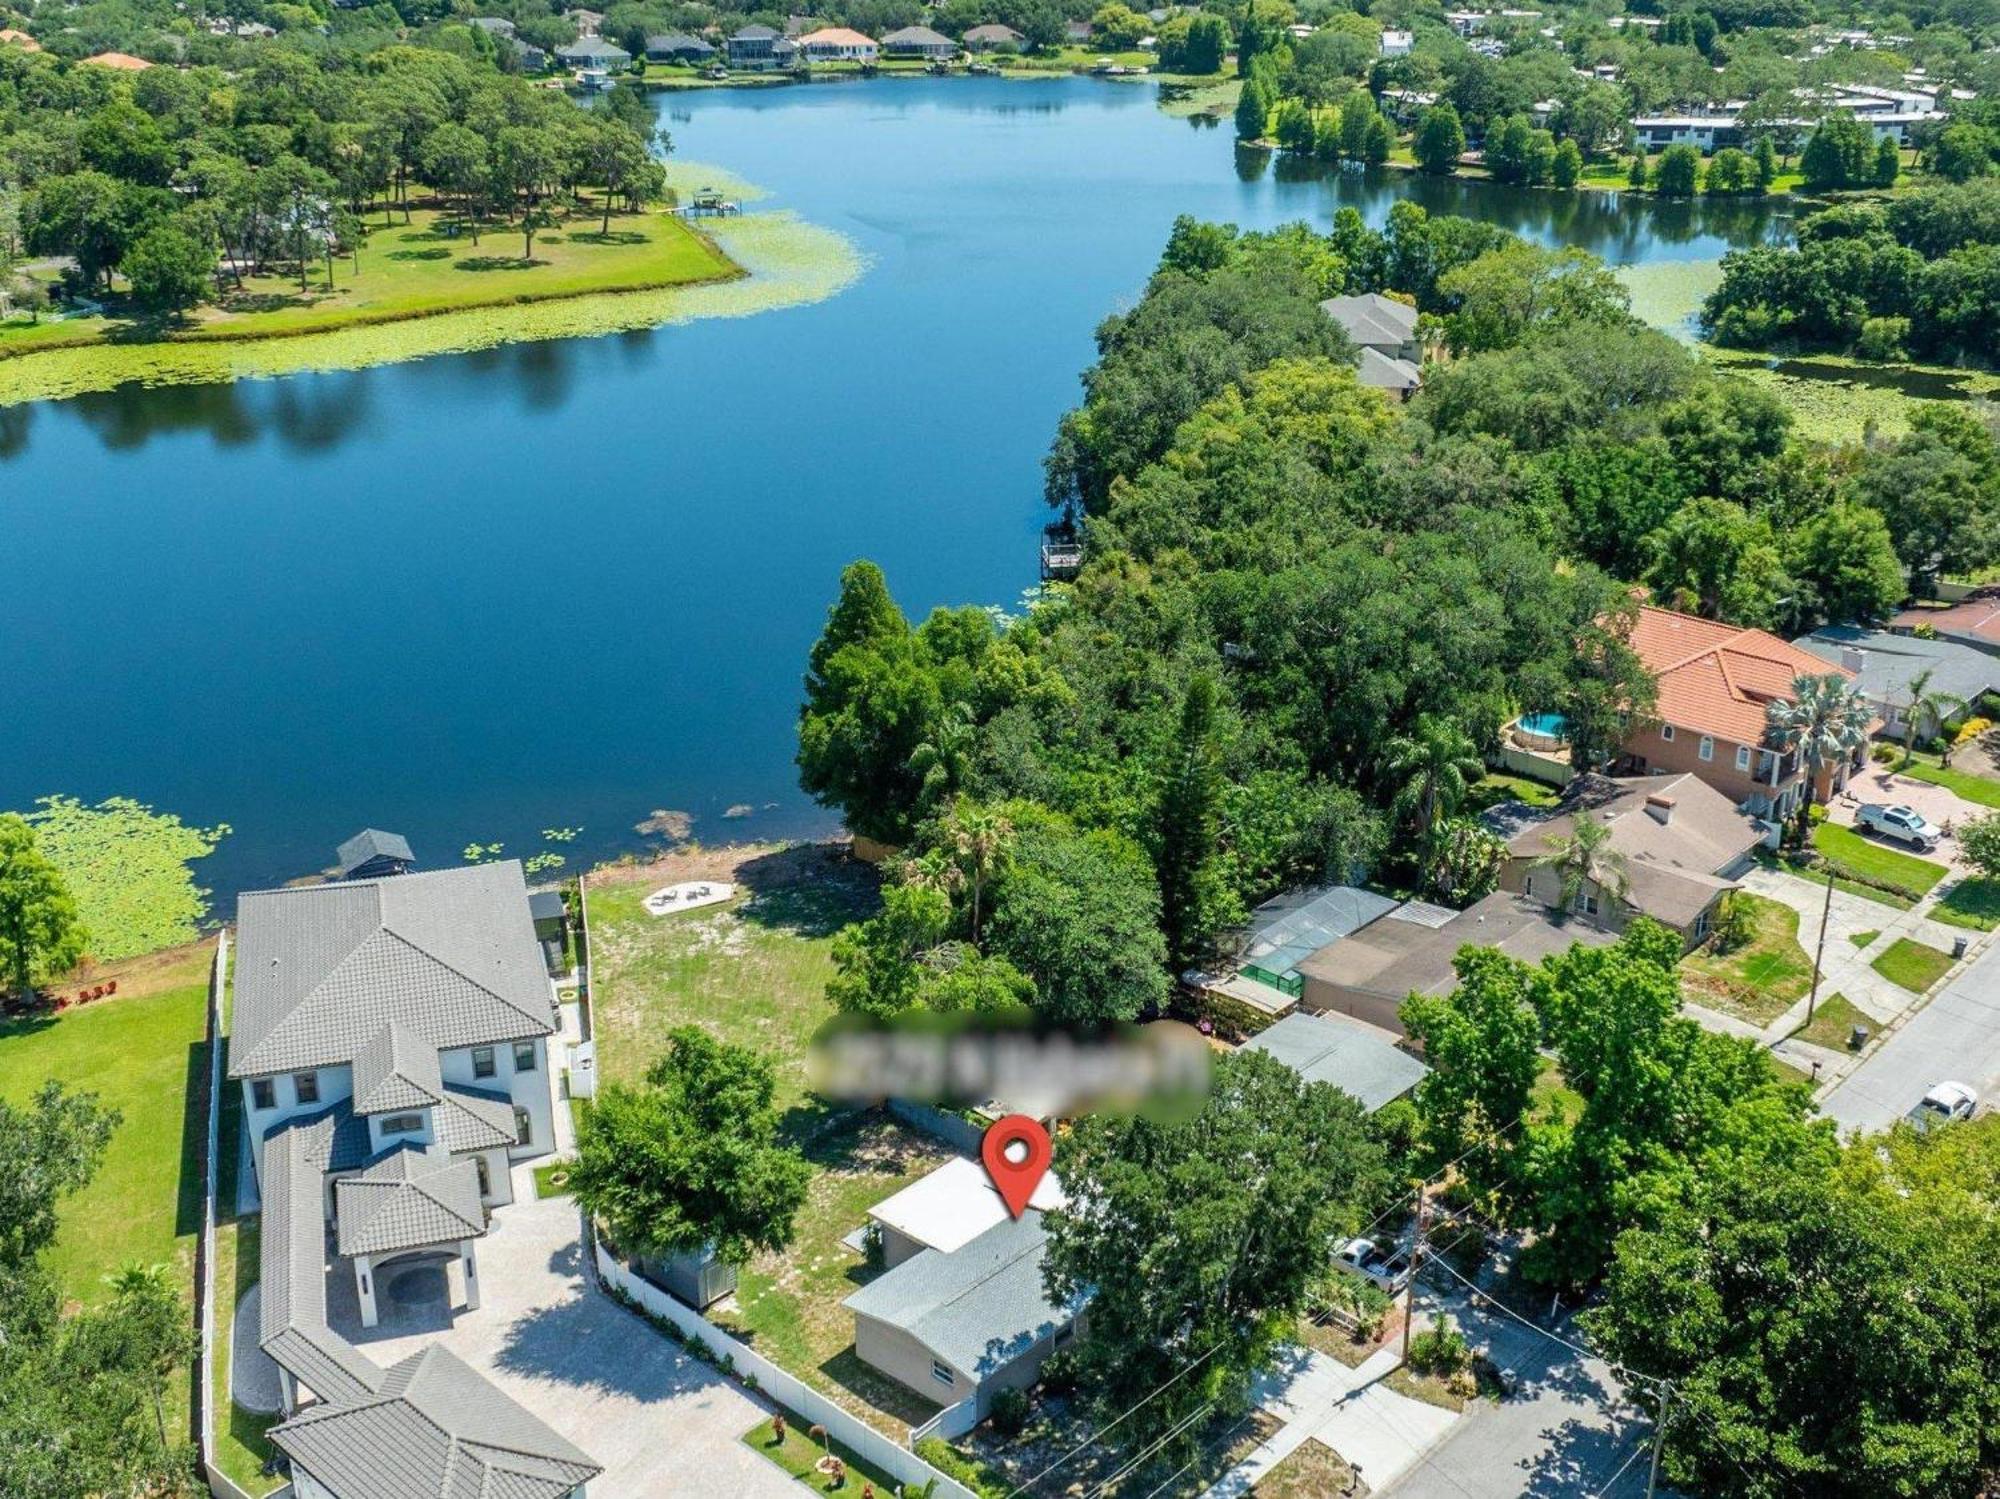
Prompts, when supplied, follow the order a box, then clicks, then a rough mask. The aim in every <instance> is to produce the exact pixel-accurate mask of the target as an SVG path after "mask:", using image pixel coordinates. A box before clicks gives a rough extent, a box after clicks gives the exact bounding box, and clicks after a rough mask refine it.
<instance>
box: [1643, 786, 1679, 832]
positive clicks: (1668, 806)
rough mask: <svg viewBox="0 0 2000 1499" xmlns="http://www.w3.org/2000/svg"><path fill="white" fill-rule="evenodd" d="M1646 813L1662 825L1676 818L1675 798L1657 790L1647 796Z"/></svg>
mask: <svg viewBox="0 0 2000 1499" xmlns="http://www.w3.org/2000/svg"><path fill="white" fill-rule="evenodd" d="M1646 815H1647V816H1649V817H1651V818H1652V819H1653V821H1655V822H1657V823H1658V824H1659V825H1660V826H1661V827H1665V826H1667V824H1669V823H1670V822H1672V821H1673V820H1674V799H1673V798H1672V797H1671V796H1667V795H1666V794H1664V793H1663V792H1658V791H1655V792H1654V793H1653V794H1652V795H1651V796H1648V797H1647V798H1646Z"/></svg>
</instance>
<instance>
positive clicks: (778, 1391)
mask: <svg viewBox="0 0 2000 1499" xmlns="http://www.w3.org/2000/svg"><path fill="white" fill-rule="evenodd" d="M593 1248H594V1249H595V1251H596V1254H597V1273H598V1275H599V1276H601V1277H602V1278H603V1280H604V1282H605V1284H606V1285H609V1286H614V1287H616V1288H617V1289H618V1290H619V1291H621V1292H623V1293H624V1294H625V1295H627V1296H629V1297H631V1298H632V1300H633V1301H634V1302H636V1303H637V1304H638V1305H640V1306H642V1307H644V1308H645V1309H646V1311H648V1312H649V1313H651V1314H652V1315H653V1316H656V1317H663V1318H665V1319H666V1320H667V1321H669V1322H671V1323H673V1325H674V1326H675V1327H677V1328H679V1329H680V1330H681V1332H682V1334H683V1335H684V1336H686V1337H688V1338H691V1339H693V1340H694V1341H696V1342H698V1343H700V1344H701V1345H702V1346H703V1347H704V1348H706V1349H707V1350H708V1352H709V1355H710V1356H711V1357H713V1358H715V1359H717V1360H720V1359H722V1358H725V1357H726V1358H728V1359H729V1361H730V1367H731V1368H732V1369H733V1370H734V1371H735V1372H736V1373H737V1374H738V1375H745V1374H754V1375H755V1376H756V1377H757V1388H758V1389H759V1390H761V1391H762V1392H763V1393H764V1394H766V1395H768V1396H770V1397H771V1399H772V1400H774V1401H776V1402H777V1403H778V1404H779V1405H782V1406H784V1407H785V1408H786V1409H787V1410H789V1411H790V1412H791V1413H792V1414H793V1415H794V1416H796V1417H797V1418H798V1420H799V1421H800V1422H803V1423H804V1424H805V1425H807V1426H824V1427H825V1428H826V1429H827V1432H828V1434H829V1435H831V1436H832V1438H833V1439H834V1440H835V1441H836V1442H839V1443H840V1444H842V1445H843V1446H845V1447H847V1448H848V1449H849V1450H850V1451H852V1452H854V1453H856V1454H857V1455H858V1456H860V1457H861V1459H862V1460H863V1461H864V1462H866V1463H868V1464H869V1465H870V1466H871V1467H875V1468H879V1469H880V1470H881V1471H882V1472H884V1473H887V1474H889V1475H890V1476H891V1477H892V1478H894V1479H896V1481H897V1482H899V1483H907V1484H914V1485H915V1486H917V1487H918V1488H922V1487H923V1486H924V1485H925V1484H927V1483H930V1482H931V1481H932V1480H936V1482H937V1489H936V1495H937V1499H977V1496H976V1495H975V1494H973V1492H972V1491H971V1490H970V1489H968V1488H966V1487H965V1485H964V1484H962V1483H960V1482H958V1481H957V1480H956V1479H954V1478H950V1477H947V1476H946V1475H945V1474H943V1473H940V1472H939V1471H938V1470H937V1469H936V1468H933V1467H932V1466H931V1465H930V1464H929V1463H927V1462H925V1461H924V1460H923V1459H922V1458H920V1457H918V1456H917V1455H916V1453H914V1452H912V1451H910V1450H909V1449H908V1448H907V1447H903V1446H899V1445H898V1444H897V1443H896V1442H894V1441H892V1440H891V1439H890V1438H888V1437H886V1436H884V1435H883V1434H882V1433H881V1432H879V1431H877V1430H876V1429H875V1428H874V1427H872V1426H870V1425H869V1424H868V1423H867V1422H866V1421H863V1420H862V1419H861V1418H860V1417H859V1416H856V1415H853V1414H852V1413H851V1412H849V1411H846V1410H844V1409H842V1408H841V1407H840V1406H838V1405H836V1404H834V1403H833V1401H831V1400H829V1399H828V1398H827V1397H826V1396H824V1395H822V1394H821V1393H820V1392H819V1391H818V1390H815V1389H813V1388H812V1387H811V1386H810V1385H807V1384H804V1383H802V1382H801V1381H799V1380H798V1379H796V1378H794V1377H793V1376H792V1375H790V1374H788V1373H786V1372H785V1371H784V1370H783V1369H780V1368H779V1367H778V1366H777V1365H776V1364H774V1363H772V1362H771V1361H770V1360H769V1359H767V1358H765V1357H764V1356H763V1355H762V1354H760V1353H757V1352H755V1351H753V1350H752V1349H750V1348H748V1347H746V1346H745V1345H744V1344H742V1343H739V1342H737V1341H736V1339H734V1338H732V1337H731V1336H730V1335H729V1334H728V1333H726V1332H724V1331H723V1330H722V1329H721V1328H719V1327H717V1326H716V1325H715V1324H714V1323H713V1322H710V1321H709V1320H708V1319H707V1318H706V1317H704V1316H702V1315H701V1313H699V1312H697V1311H695V1310H693V1309H692V1308H690V1307H686V1306H683V1305H681V1303H680V1302H678V1301H676V1300H674V1298H673V1297H671V1296H669V1295H668V1294H667V1293H666V1292H665V1291H662V1290H661V1289H660V1288H659V1287H657V1286H655V1285H652V1284H651V1283H650V1282H647V1281H644V1280H641V1279H640V1278H639V1277H638V1276H637V1275H635V1274H633V1273H632V1272H631V1271H630V1270H628V1269H626V1268H625V1266H623V1265H621V1264H620V1263H619V1262H618V1261H617V1260H616V1259H614V1258H612V1256H611V1254H610V1253H609V1252H608V1251H607V1250H606V1249H605V1247H604V1244H603V1241H602V1240H598V1241H596V1242H595V1243H594V1245H593ZM961 1403H963V1404H970V1402H961ZM957 1409H958V1407H957V1406H951V1407H948V1408H947V1410H946V1411H945V1412H943V1413H942V1414H943V1415H949V1414H950V1413H951V1411H954V1410H957ZM934 1424H935V1423H934ZM964 1430H967V1431H969V1430H971V1425H970V1423H968V1424H967V1425H966V1427H965V1428H964ZM934 1434H935V1435H940V1436H956V1435H959V1434H960V1433H959V1432H955V1431H952V1430H950V1429H949V1427H941V1428H938V1429H936V1430H935V1431H933V1430H932V1429H930V1428H926V1429H925V1430H924V1435H926V1436H930V1435H934ZM912 1436H913V1438H914V1433H913V1434H912ZM855 1492H856V1493H859V1492H860V1489H859V1486H858V1485H857V1486H856V1488H855Z"/></svg>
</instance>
